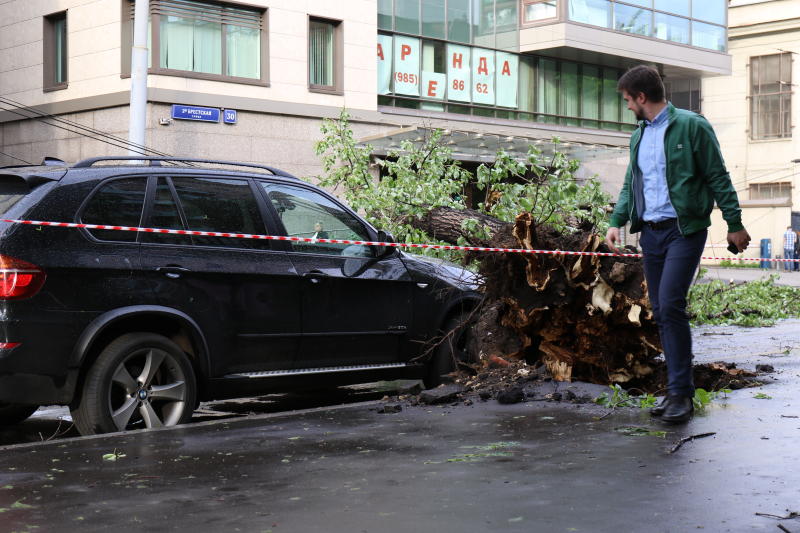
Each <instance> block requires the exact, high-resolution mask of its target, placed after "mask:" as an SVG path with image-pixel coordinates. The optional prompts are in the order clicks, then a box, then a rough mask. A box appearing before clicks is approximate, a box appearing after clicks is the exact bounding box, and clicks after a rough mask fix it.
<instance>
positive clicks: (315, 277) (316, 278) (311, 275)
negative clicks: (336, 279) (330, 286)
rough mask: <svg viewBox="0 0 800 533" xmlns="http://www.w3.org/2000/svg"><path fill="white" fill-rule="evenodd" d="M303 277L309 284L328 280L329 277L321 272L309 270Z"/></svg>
mask: <svg viewBox="0 0 800 533" xmlns="http://www.w3.org/2000/svg"><path fill="white" fill-rule="evenodd" d="M303 277H304V278H306V279H307V280H309V281H310V282H311V283H319V282H320V281H321V280H322V279H325V278H329V277H330V276H329V275H328V274H326V273H325V272H323V271H321V270H309V271H308V272H306V273H305V274H303Z"/></svg>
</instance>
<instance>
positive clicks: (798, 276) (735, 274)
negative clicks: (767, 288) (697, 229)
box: [700, 265, 800, 287]
mask: <svg viewBox="0 0 800 533" xmlns="http://www.w3.org/2000/svg"><path fill="white" fill-rule="evenodd" d="M700 267H701V268H705V269H707V270H708V273H706V275H705V277H706V278H707V279H721V280H725V281H728V280H731V279H732V280H734V281H756V280H759V279H763V278H766V277H767V276H770V275H773V274H777V275H778V278H777V279H776V280H775V283H776V284H777V285H791V286H794V287H800V272H786V271H784V270H783V269H781V270H775V269H764V268H721V267H717V266H708V265H700Z"/></svg>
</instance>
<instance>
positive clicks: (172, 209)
mask: <svg viewBox="0 0 800 533" xmlns="http://www.w3.org/2000/svg"><path fill="white" fill-rule="evenodd" d="M147 226H148V227H151V228H161V229H186V227H185V226H184V224H183V222H182V221H181V217H180V214H179V213H178V205H177V204H176V203H175V199H174V198H173V197H172V190H171V189H170V186H169V183H168V182H167V178H158V182H157V185H156V194H155V198H154V199H153V207H152V208H151V209H150V216H149V219H148V221H147ZM141 241H142V242H155V243H164V244H192V238H191V237H190V236H188V235H174V234H170V233H142V237H141Z"/></svg>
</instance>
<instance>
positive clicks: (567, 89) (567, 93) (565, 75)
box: [561, 61, 580, 126]
mask: <svg viewBox="0 0 800 533" xmlns="http://www.w3.org/2000/svg"><path fill="white" fill-rule="evenodd" d="M561 114H562V115H566V116H567V117H569V118H567V119H565V121H564V122H563V124H566V125H567V126H580V121H579V120H578V118H577V117H579V116H580V84H579V83H578V64H577V63H571V62H568V61H563V62H562V63H561Z"/></svg>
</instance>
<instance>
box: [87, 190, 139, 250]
mask: <svg viewBox="0 0 800 533" xmlns="http://www.w3.org/2000/svg"><path fill="white" fill-rule="evenodd" d="M146 185H147V178H146V177H140V178H123V179H115V180H111V181H109V182H106V183H105V184H104V185H102V186H101V187H100V189H99V190H98V191H97V192H96V193H95V194H94V196H92V199H91V200H89V203H88V204H87V205H86V208H85V209H84V211H83V214H82V215H81V222H83V223H84V224H106V225H109V226H130V227H138V226H140V225H141V222H142V206H143V205H144V191H145V187H146ZM89 233H91V234H92V236H93V237H94V238H96V239H100V240H101V241H122V242H136V236H137V234H138V233H137V232H135V231H119V230H111V229H92V230H89Z"/></svg>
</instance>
